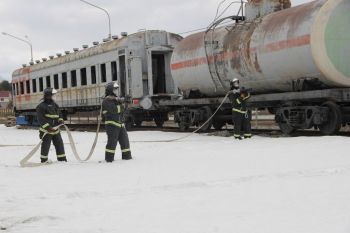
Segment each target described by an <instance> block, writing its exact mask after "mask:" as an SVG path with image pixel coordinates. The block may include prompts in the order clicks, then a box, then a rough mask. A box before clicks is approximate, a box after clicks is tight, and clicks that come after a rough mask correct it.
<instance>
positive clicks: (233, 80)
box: [231, 78, 239, 83]
mask: <svg viewBox="0 0 350 233" xmlns="http://www.w3.org/2000/svg"><path fill="white" fill-rule="evenodd" d="M236 82H237V83H239V79H238V78H234V79H232V80H231V83H236Z"/></svg>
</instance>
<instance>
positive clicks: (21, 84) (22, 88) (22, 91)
mask: <svg viewBox="0 0 350 233" xmlns="http://www.w3.org/2000/svg"><path fill="white" fill-rule="evenodd" d="M19 85H20V91H21V95H24V83H23V82H20V83H19Z"/></svg>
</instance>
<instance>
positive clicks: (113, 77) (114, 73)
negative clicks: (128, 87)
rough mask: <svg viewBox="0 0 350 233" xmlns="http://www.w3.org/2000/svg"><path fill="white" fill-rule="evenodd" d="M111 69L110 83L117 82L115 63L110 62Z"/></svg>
mask: <svg viewBox="0 0 350 233" xmlns="http://www.w3.org/2000/svg"><path fill="white" fill-rule="evenodd" d="M111 67H112V81H117V80H118V77H117V63H116V62H115V61H113V62H111Z"/></svg>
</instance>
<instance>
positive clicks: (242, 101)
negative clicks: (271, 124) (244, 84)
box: [229, 79, 252, 140]
mask: <svg viewBox="0 0 350 233" xmlns="http://www.w3.org/2000/svg"><path fill="white" fill-rule="evenodd" d="M230 86H231V90H230V94H229V98H230V100H231V103H232V121H233V124H234V137H235V139H239V140H241V139H242V134H243V137H244V138H251V137H252V133H251V123H250V111H249V110H248V109H247V100H248V99H249V98H250V93H249V92H248V91H247V90H245V89H244V88H242V89H241V88H239V80H238V79H233V80H232V81H231V85H230Z"/></svg>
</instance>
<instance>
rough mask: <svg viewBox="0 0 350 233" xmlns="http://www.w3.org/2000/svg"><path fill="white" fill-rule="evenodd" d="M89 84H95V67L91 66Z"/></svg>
mask: <svg viewBox="0 0 350 233" xmlns="http://www.w3.org/2000/svg"><path fill="white" fill-rule="evenodd" d="M91 84H96V67H95V66H91Z"/></svg>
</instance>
